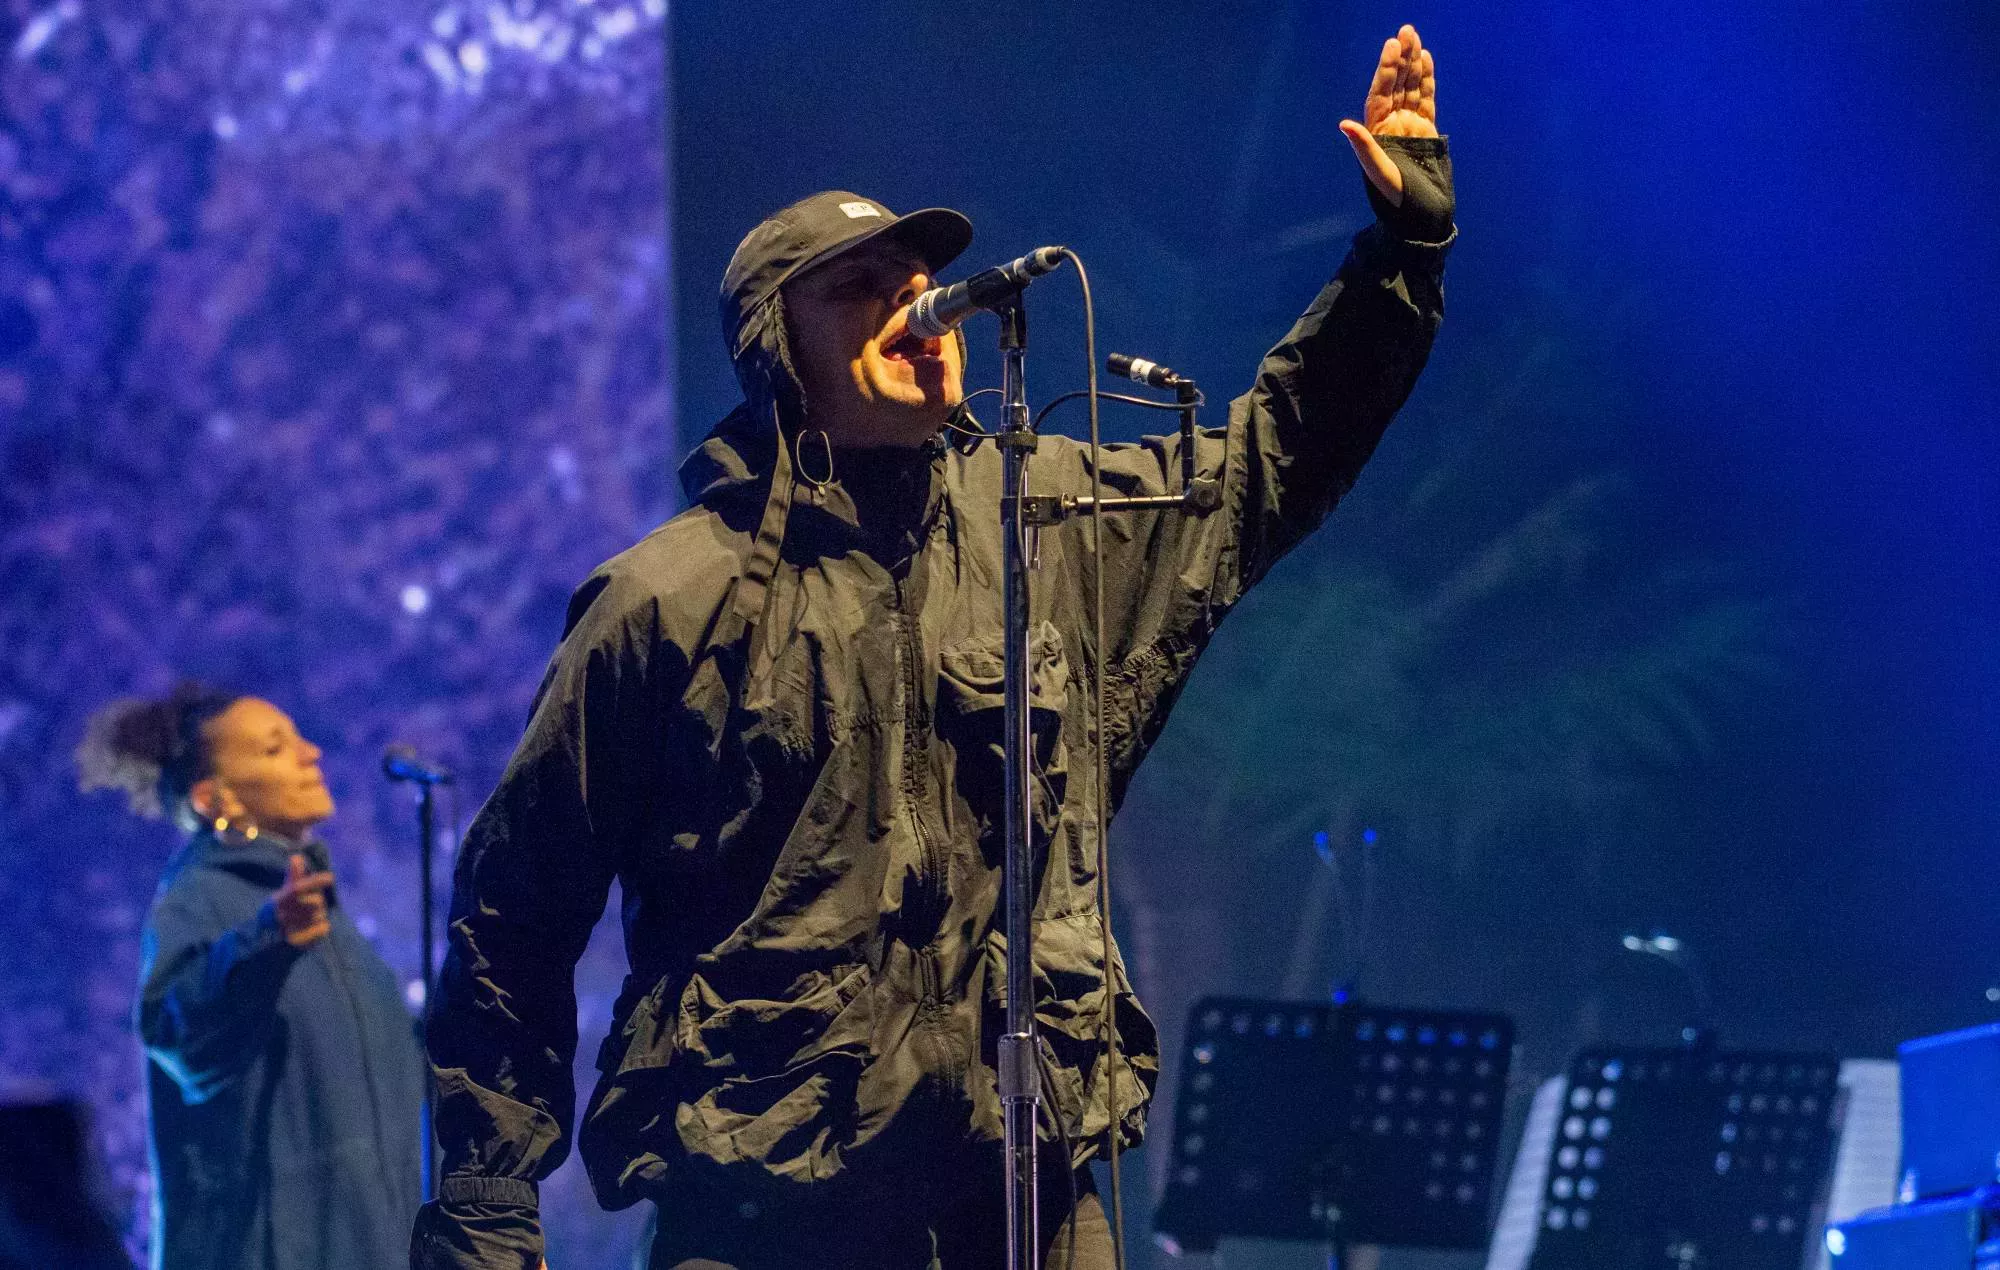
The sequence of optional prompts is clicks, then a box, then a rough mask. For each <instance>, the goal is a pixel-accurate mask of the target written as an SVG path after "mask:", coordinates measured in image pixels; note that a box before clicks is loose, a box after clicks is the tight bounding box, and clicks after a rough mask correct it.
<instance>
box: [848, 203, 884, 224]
mask: <svg viewBox="0 0 2000 1270" xmlns="http://www.w3.org/2000/svg"><path fill="white" fill-rule="evenodd" d="M840 210H841V211H843V212H846V213H847V215H848V217H849V218H850V219H852V220H860V219H861V218H862V217H863V216H880V215H881V214H882V209H881V208H879V207H877V206H875V204H873V203H842V204H841V205H840Z"/></svg>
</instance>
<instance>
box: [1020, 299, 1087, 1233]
mask: <svg viewBox="0 0 2000 1270" xmlns="http://www.w3.org/2000/svg"><path fill="white" fill-rule="evenodd" d="M994 311H995V313H997V314H998V315H999V318H1000V402H1001V406H1000V412H1001V415H1000V417H1001V423H1000V433H999V438H998V445H999V447H1000V454H1001V459H1002V462H1003V463H1004V465H1005V466H1004V469H1003V474H1002V479H1001V486H1000V530H1001V534H1000V537H1001V544H1002V545H1001V576H1002V583H1001V597H1002V599H1001V603H1002V608H1003V611H1004V613H1005V627H1006V645H1005V648H1006V656H1005V660H1004V666H1003V670H1002V675H1003V686H1002V693H1003V696H1004V700H1005V710H1004V719H1005V727H1006V747H1005V763H1006V782H1005V790H1006V794H1005V797H1006V817H1005V823H1006V839H1007V843H1006V857H1005V861H1004V863H1003V865H1002V877H1003V889H1004V891H1005V894H1006V903H1007V911H1006V919H1005V920H1006V923H1007V1031H1006V1034H1005V1035H1004V1036H1002V1037H1001V1038H1000V1045H999V1071H998V1079H999V1087H1000V1105H1001V1108H1002V1109H1003V1111H1004V1113H1005V1117H1006V1172H1007V1270H1039V1263H1040V1261H1041V1239H1040V1233H1041V1220H1040V1194H1041V1192H1040V1187H1039V1186H1038V1185H1037V1181H1038V1178H1037V1171H1038V1170H1037V1162H1036V1158H1035V1156H1036V1150H1035V1148H1036V1143H1035V1128H1036V1124H1037V1122H1038V1120H1039V1112H1040V1109H1041V1082H1040V1081H1039V1080H1038V1079H1037V1078H1036V1077H1037V1075H1038V1070H1037V1062H1036V1060H1037V1049H1036V1042H1035V997H1034V992H1035V978H1034V966H1035V960H1034V958H1035V936H1034V908H1035V897H1034V890H1035V886H1034V882H1035V880H1034V851H1033V848H1032V844H1030V843H1029V841H1028V834H1029V832H1030V828H1031V826H1032V825H1033V824H1034V820H1033V804H1032V803H1031V801H1030V799H1031V794H1030V781H1029V773H1028V764H1029V762H1030V749H1029V733H1028V722H1029V716H1028V710H1029V702H1028V682H1029V645H1028V641H1029V633H1028V569H1029V567H1030V561H1031V560H1032V558H1033V553H1031V552H1030V551H1028V550H1027V546H1028V544H1027V542H1026V535H1027V533H1028V531H1029V529H1030V527H1031V526H1033V525H1034V524H1035V522H1034V521H1033V520H1031V518H1030V517H1029V515H1028V506H1027V476H1028V456H1029V455H1030V454H1032V453H1033V452H1034V449H1035V441H1036V437H1035V431H1034V425H1033V424H1032V423H1031V422H1030V420H1029V416H1028V389H1027V357H1028V315H1027V312H1026V310H1025V309H1023V308H1022V307H1021V296H1020V292H1019V289H1018V288H1017V289H1016V291H1015V294H1014V297H1013V299H1012V300H1010V301H1008V302H1006V303H1005V304H1003V305H1001V306H999V307H998V308H996V309H995V310H994ZM1105 973H1106V974H1107V975H1109V974H1110V968H1109V967H1106V968H1105Z"/></svg>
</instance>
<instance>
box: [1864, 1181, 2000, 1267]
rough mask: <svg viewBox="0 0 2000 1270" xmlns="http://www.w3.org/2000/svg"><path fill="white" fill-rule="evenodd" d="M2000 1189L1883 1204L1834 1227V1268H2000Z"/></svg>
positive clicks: (1990, 1188) (1989, 1188) (1988, 1188)
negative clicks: (1890, 1206) (1892, 1204)
mask: <svg viewBox="0 0 2000 1270" xmlns="http://www.w3.org/2000/svg"><path fill="white" fill-rule="evenodd" d="M1996 1236H2000V1190H1996V1188H1993V1187H1987V1188H1985V1189H1984V1190H1980V1191H1976V1192H1973V1193H1971V1194H1967V1195H1955V1196H1953V1197H1951V1198H1950V1199H1928V1200H1920V1201H1918V1202H1917V1203H1914V1204H1898V1205H1897V1206H1896V1207H1894V1208H1878V1209H1875V1210H1874V1211H1872V1212H1867V1213H1863V1214H1861V1216H1859V1217H1856V1218H1855V1219H1854V1220H1852V1221H1847V1222H1842V1223H1840V1224H1839V1225H1837V1226H1831V1227H1829V1228H1828V1229H1827V1232H1826V1249H1827V1252H1828V1253H1829V1254H1830V1255H1831V1257H1832V1262H1831V1264H1832V1266H1833V1270H2000V1239H1996Z"/></svg>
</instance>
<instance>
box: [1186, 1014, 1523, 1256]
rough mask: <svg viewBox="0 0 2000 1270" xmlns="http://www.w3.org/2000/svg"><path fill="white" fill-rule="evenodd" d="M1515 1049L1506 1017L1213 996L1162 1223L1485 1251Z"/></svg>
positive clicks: (1189, 1077) (1196, 1230)
mask: <svg viewBox="0 0 2000 1270" xmlns="http://www.w3.org/2000/svg"><path fill="white" fill-rule="evenodd" d="M1513 1049H1514V1025H1513V1021H1512V1020H1511V1019H1509V1018H1507V1017H1506V1016H1505V1015H1501V1014H1490V1013H1464V1012H1452V1011H1441V1010H1406V1009H1393V1008H1388V1007H1383V1006H1376V1005H1372V1004H1357V1003H1350V1004H1347V1005H1340V1006H1336V1005H1328V1004H1321V1003H1318V1002H1309V1001H1308V1002H1301V1001H1273V1000H1263V999H1255V998H1245V997H1207V998H1204V999H1203V1000H1201V1001H1199V1002H1197V1003H1196V1004H1195V1007H1194V1010H1193V1011H1192V1013H1191V1014H1190V1016H1189V1026H1188V1030H1187V1036H1186V1045H1185V1049H1184V1050H1183V1053H1182V1067H1181V1078H1180V1089H1179V1095H1178V1097H1177V1099H1176V1101H1175V1108H1174V1141H1173V1148H1172V1159H1171V1163H1170V1166H1169V1167H1170V1171H1169V1174H1168V1181H1167V1188H1166V1194H1165V1195H1164V1196H1163V1197H1162V1199H1161V1202H1160V1207H1159V1209H1158V1211H1157V1212H1156V1213H1155V1215H1154V1221H1153V1224H1154V1229H1155V1230H1156V1231H1157V1232H1159V1234H1160V1235H1162V1236H1164V1237H1165V1239H1164V1240H1163V1242H1166V1241H1170V1242H1171V1244H1172V1245H1173V1246H1177V1247H1179V1248H1181V1249H1183V1250H1189V1251H1192V1250H1201V1249H1212V1248H1214V1246H1215V1243H1216V1240H1217V1239H1218V1238H1219V1237H1221V1236H1225V1235H1229V1236H1247V1237H1257V1238H1266V1239H1298V1240H1312V1241H1318V1242H1331V1243H1335V1244H1339V1245H1346V1244H1386V1245H1394V1246H1399V1247H1414V1248H1483V1247H1485V1245H1486V1237H1487V1225H1488V1213H1489V1211H1490V1209H1491V1199H1492V1187H1493V1172H1494V1163H1495V1158H1496V1154H1497V1149H1498V1145H1499V1138H1500V1126H1501V1116H1502V1114H1503V1112H1504V1109H1505V1102H1506V1088H1507V1071H1508V1066H1509V1063H1510V1061H1511V1059H1512V1056H1513Z"/></svg>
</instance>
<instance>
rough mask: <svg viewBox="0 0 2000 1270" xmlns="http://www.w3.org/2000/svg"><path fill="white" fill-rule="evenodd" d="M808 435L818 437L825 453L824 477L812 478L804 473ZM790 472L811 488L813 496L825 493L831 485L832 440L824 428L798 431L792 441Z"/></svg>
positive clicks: (811, 475) (812, 476)
mask: <svg viewBox="0 0 2000 1270" xmlns="http://www.w3.org/2000/svg"><path fill="white" fill-rule="evenodd" d="M808 434H814V435H817V436H818V437H819V444H820V448H821V449H823V450H825V451H826V475H825V476H814V475H813V474H812V473H811V472H808V471H806V448H805V439H806V437H807V435H808ZM792 470H793V471H795V472H797V473H798V474H799V479H800V480H802V481H804V482H805V483H806V484H807V485H810V486H812V489H813V492H814V493H815V494H824V493H826V491H827V488H828V487H829V486H831V485H832V484H833V438H832V437H829V436H828V435H826V430H825V429H824V428H801V429H800V430H799V434H798V436H797V437H795V438H794V439H793V441H792Z"/></svg>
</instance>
